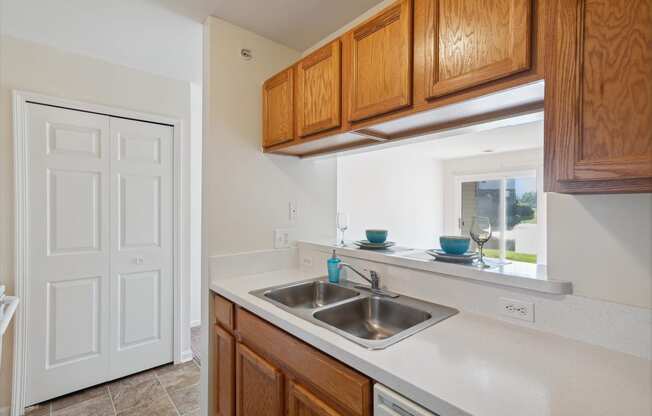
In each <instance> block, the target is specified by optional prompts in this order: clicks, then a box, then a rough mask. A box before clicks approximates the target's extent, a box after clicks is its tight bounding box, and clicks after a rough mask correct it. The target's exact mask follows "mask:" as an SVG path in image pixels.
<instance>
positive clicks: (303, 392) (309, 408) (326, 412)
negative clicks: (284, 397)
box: [288, 381, 342, 416]
mask: <svg viewBox="0 0 652 416" xmlns="http://www.w3.org/2000/svg"><path fill="white" fill-rule="evenodd" d="M341 415H342V414H341V413H339V412H337V411H335V410H334V409H333V408H331V407H330V406H328V405H327V404H326V403H324V402H323V401H322V400H321V399H319V398H318V397H317V396H315V395H314V394H313V393H311V392H310V391H308V390H307V389H306V388H305V387H303V386H301V385H300V384H297V382H295V381H290V383H289V392H288V416H341Z"/></svg>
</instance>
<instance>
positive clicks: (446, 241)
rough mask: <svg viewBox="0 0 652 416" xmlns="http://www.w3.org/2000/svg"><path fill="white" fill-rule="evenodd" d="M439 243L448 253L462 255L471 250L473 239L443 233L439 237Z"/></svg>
mask: <svg viewBox="0 0 652 416" xmlns="http://www.w3.org/2000/svg"><path fill="white" fill-rule="evenodd" d="M439 245H440V246H441V249H442V250H444V251H445V252H446V253H447V254H454V255H460V254H464V253H466V252H467V251H469V246H470V245H471V239H470V238H469V237H462V236H455V235H443V236H441V237H439Z"/></svg>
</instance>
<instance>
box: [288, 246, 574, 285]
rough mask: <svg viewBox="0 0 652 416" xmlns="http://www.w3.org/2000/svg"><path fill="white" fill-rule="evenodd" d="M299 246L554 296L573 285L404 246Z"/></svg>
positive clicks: (531, 268) (532, 268)
mask: <svg viewBox="0 0 652 416" xmlns="http://www.w3.org/2000/svg"><path fill="white" fill-rule="evenodd" d="M301 245H303V246H305V247H308V248H311V249H313V250H317V251H321V252H324V253H329V254H330V253H331V252H332V250H335V251H336V253H337V254H338V255H340V256H346V257H353V258H357V259H362V260H369V261H374V262H378V263H384V264H390V265H393V266H398V267H405V268H409V269H414V270H422V271H426V272H432V273H439V274H443V275H447V276H453V277H458V278H463V279H469V280H475V281H480V282H486V283H492V284H496V285H500V286H508V287H514V288H519V289H527V290H533V291H536V292H542V293H549V294H555V295H567V294H571V293H572V292H573V284H572V283H571V282H568V281H563V280H555V279H551V278H550V277H549V276H548V273H547V268H546V266H542V265H536V264H531V263H521V262H511V263H509V264H506V265H503V266H496V267H492V268H489V269H479V268H477V267H474V266H469V265H461V264H454V263H444V262H441V261H435V260H434V259H433V258H432V257H431V256H430V255H428V254H427V253H426V252H425V251H423V250H418V249H411V248H407V247H392V248H391V249H388V250H382V251H371V250H363V249H359V248H357V247H353V246H350V247H349V246H347V247H339V246H337V245H334V244H328V243H317V242H307V241H300V242H299V246H301Z"/></svg>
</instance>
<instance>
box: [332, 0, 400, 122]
mask: <svg viewBox="0 0 652 416" xmlns="http://www.w3.org/2000/svg"><path fill="white" fill-rule="evenodd" d="M344 41H345V44H346V51H347V55H346V56H347V59H346V61H345V66H344V74H345V75H344V76H345V78H348V79H347V81H348V84H347V85H348V88H347V89H348V108H349V114H348V119H349V121H358V120H363V119H367V118H370V117H374V116H377V115H380V114H384V113H387V112H390V111H394V110H398V109H400V108H403V107H407V106H409V105H410V104H411V103H412V1H411V0H400V1H398V2H396V3H395V4H393V5H392V6H390V7H389V8H387V9H386V10H384V11H383V12H381V13H380V14H378V15H377V16H375V17H373V18H372V19H371V20H368V21H366V22H365V23H363V24H361V25H360V26H358V27H356V28H355V29H353V30H352V31H350V32H348V33H347V34H346V35H345V36H344Z"/></svg>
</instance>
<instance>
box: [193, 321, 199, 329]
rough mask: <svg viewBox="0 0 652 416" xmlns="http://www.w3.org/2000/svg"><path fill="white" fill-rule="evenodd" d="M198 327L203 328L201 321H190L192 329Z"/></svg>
mask: <svg viewBox="0 0 652 416" xmlns="http://www.w3.org/2000/svg"><path fill="white" fill-rule="evenodd" d="M198 326H201V321H190V327H191V328H196V327H198Z"/></svg>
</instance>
